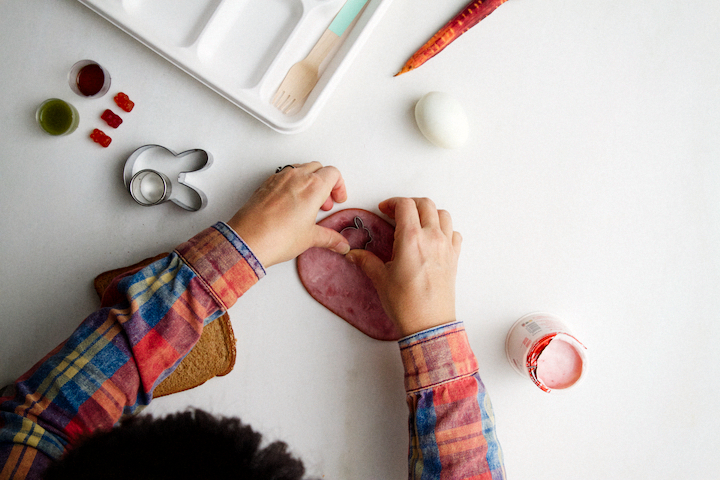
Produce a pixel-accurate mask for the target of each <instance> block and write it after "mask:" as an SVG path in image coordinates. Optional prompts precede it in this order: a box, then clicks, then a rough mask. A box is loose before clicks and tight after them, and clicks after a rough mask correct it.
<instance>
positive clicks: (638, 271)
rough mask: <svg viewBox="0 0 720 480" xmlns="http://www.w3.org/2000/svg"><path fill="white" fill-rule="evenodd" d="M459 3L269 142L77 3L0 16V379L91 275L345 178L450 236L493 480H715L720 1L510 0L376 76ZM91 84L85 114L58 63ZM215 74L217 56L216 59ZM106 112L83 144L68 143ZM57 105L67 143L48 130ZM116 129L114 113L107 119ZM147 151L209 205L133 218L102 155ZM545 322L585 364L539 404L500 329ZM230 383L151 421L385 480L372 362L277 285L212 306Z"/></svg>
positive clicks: (31, 355) (394, 375)
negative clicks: (92, 75) (192, 153)
mask: <svg viewBox="0 0 720 480" xmlns="http://www.w3.org/2000/svg"><path fill="white" fill-rule="evenodd" d="M465 3H466V2H465V0H447V1H443V2H438V1H433V0H394V3H393V4H392V5H391V7H390V9H389V10H388V12H387V14H386V16H385V17H384V19H383V21H382V22H381V24H380V25H379V27H378V28H377V29H376V30H375V32H374V34H373V35H372V37H371V38H370V40H369V41H368V43H367V44H366V46H365V48H364V49H363V51H362V52H361V53H360V55H359V56H358V58H357V59H356V61H355V63H354V64H353V66H352V68H351V69H350V70H349V71H348V72H347V74H346V76H345V77H344V78H343V81H342V82H341V83H340V84H339V87H338V88H337V90H336V91H335V94H334V95H333V96H332V98H331V99H330V101H329V102H328V104H327V105H326V107H325V109H324V110H323V112H322V113H321V114H320V117H319V118H318V120H317V121H316V122H315V124H314V125H313V126H312V127H311V128H310V129H309V130H307V131H306V132H303V133H301V134H298V135H294V136H285V135H281V134H278V133H276V132H274V131H272V130H270V129H269V128H267V127H265V126H264V125H262V124H260V123H259V122H258V121H256V120H254V119H253V118H251V117H250V116H248V115H247V114H245V113H244V112H242V111H241V110H239V109H237V108H236V107H234V106H232V105H231V104H229V103H228V102H227V101H225V100H223V99H222V98H221V97H220V96H218V95H216V94H215V93H213V92H211V91H210V90H208V89H207V88H205V87H203V86H202V85H200V84H199V83H197V82H196V81H195V80H193V79H192V78H190V77H188V76H187V75H185V74H184V73H182V72H181V71H180V70H178V69H177V68H175V67H173V66H172V65H170V64H169V63H167V62H166V61H164V60H162V59H161V58H160V57H158V56H157V55H155V54H154V53H152V52H151V51H149V50H148V49H146V48H145V47H144V46H142V45H141V44H139V43H138V42H136V41H135V40H133V39H132V38H130V37H128V36H126V35H125V34H124V33H122V32H121V31H119V30H118V29H116V28H114V27H112V26H111V25H110V24H108V23H107V22H106V21H104V20H103V19H101V18H100V17H98V16H97V15H95V14H94V13H92V12H91V11H90V10H88V9H86V8H85V7H83V6H81V5H80V4H79V3H77V2H74V1H69V0H66V1H39V0H22V1H21V0H4V1H0V45H1V46H2V47H1V50H0V52H2V53H1V54H0V55H1V58H2V66H1V68H0V86H2V91H3V92H4V96H3V102H2V103H3V107H2V128H0V145H1V146H2V153H0V164H1V165H2V169H1V170H0V181H1V183H0V185H1V187H0V205H1V206H2V215H1V216H0V218H1V220H0V222H1V223H0V244H1V245H2V248H1V249H0V274H1V275H2V279H3V282H2V288H0V311H1V313H0V383H2V384H6V383H9V382H10V381H12V380H13V379H14V378H16V377H17V376H19V375H20V374H22V373H23V372H24V371H25V370H26V369H28V368H29V367H31V366H32V364H33V363H34V362H35V361H37V360H38V359H39V358H41V357H42V356H43V355H44V354H45V353H46V352H47V351H49V350H50V349H51V348H53V347H54V346H55V345H56V344H58V343H59V342H60V341H61V340H63V339H64V338H65V337H66V336H67V335H69V334H70V332H71V331H72V330H73V329H74V328H75V327H76V326H77V325H78V323H79V322H80V321H81V320H82V318H84V317H85V316H86V315H87V314H88V313H90V312H91V311H92V310H93V309H94V308H96V306H97V305H98V300H97V298H96V296H95V293H94V291H93V290H92V279H93V278H94V276H95V275H96V274H98V273H100V272H102V271H104V270H107V269H111V268H116V267H119V266H123V265H126V264H129V263H133V262H135V261H137V260H140V259H142V258H145V257H147V256H151V255H154V254H156V253H159V252H161V251H168V250H170V249H172V248H173V247H174V246H175V245H177V244H179V243H181V242H182V241H184V240H186V239H187V238H189V237H190V236H192V235H193V234H195V233H196V232H198V231H200V230H201V229H203V228H205V227H207V226H209V225H211V224H212V223H214V222H215V221H216V220H226V219H228V218H229V217H230V216H231V215H232V214H233V213H234V212H235V210H236V209H237V208H238V207H239V206H240V205H241V204H242V202H243V201H244V200H245V199H247V198H248V196H249V195H250V193H251V191H252V190H253V189H254V188H255V187H256V186H257V185H258V184H259V182H260V181H261V180H262V179H264V178H265V177H266V176H267V175H269V174H271V173H272V172H273V171H274V169H275V168H276V167H277V166H278V165H284V164H287V163H293V162H305V161H310V160H319V161H321V162H323V163H325V164H333V165H336V166H337V167H339V168H340V170H341V171H342V172H343V174H344V176H345V178H346V181H347V186H348V189H349V192H350V200H349V201H348V203H347V204H346V205H347V206H351V207H360V208H367V209H371V210H376V205H377V203H378V202H379V201H380V200H382V199H384V198H387V197H389V196H393V195H414V196H428V197H430V198H432V199H433V200H435V201H436V203H437V204H438V206H439V207H441V208H445V209H447V210H449V211H450V212H451V213H452V215H453V220H454V224H455V229H456V230H458V231H460V232H461V233H462V234H463V237H464V244H463V253H462V255H461V264H460V270H459V274H458V288H457V295H458V297H457V306H458V315H459V318H460V319H462V320H464V321H465V322H466V325H467V328H468V331H469V336H470V341H471V344H472V346H473V349H474V350H475V353H476V355H477V357H478V360H479V362H480V365H481V376H482V378H483V380H484V382H485V384H486V386H487V388H488V390H489V392H490V394H491V397H492V400H493V404H494V407H495V414H496V419H497V427H498V433H499V436H500V440H501V443H502V447H503V449H504V454H505V461H506V466H507V471H508V474H509V476H510V478H517V479H530V478H532V479H607V478H623V479H625V478H627V479H638V478H668V479H669V478H698V479H704V478H715V477H716V476H717V471H718V469H719V468H720V460H718V456H717V451H718V449H719V448H720V441H719V436H718V433H717V431H718V429H719V428H720V417H719V416H718V414H717V406H718V400H717V397H718V395H719V394H720V380H719V379H718V376H717V374H716V372H715V369H716V367H715V364H716V362H717V356H716V355H715V352H716V351H717V348H718V346H717V345H718V343H719V342H720V334H719V333H718V327H717V318H718V312H720V295H718V293H719V286H720V263H719V261H718V259H719V258H720V193H718V192H719V190H718V188H719V187H720V163H718V157H719V156H720V143H719V142H718V138H720V135H719V134H720V131H719V130H720V119H719V115H720V114H719V113H718V112H719V111H720V82H719V81H718V80H719V78H720V77H719V76H720V29H719V28H718V25H720V6H718V3H717V2H714V1H710V0H697V1H693V2H676V1H670V0H659V1H649V0H636V1H634V2H626V1H625V2H623V1H619V0H609V1H604V2H587V1H582V2H579V1H570V0H511V1H509V2H508V3H506V4H505V5H503V6H502V7H500V9H498V10H497V11H496V12H495V13H494V14H492V15H491V16H490V17H488V18H487V19H486V20H484V21H483V22H482V23H481V24H480V25H479V26H477V27H475V28H474V29H472V30H471V31H470V32H468V33H467V34H465V35H464V36H463V37H461V38H460V39H459V40H457V41H456V42H455V43H454V44H453V45H451V46H450V47H449V48H448V49H446V50H445V51H444V52H442V53H441V54H440V55H439V56H437V57H435V58H434V59H432V60H430V62H428V63H427V64H425V65H424V66H422V67H421V68H420V69H419V70H416V71H414V72H410V73H408V74H406V75H403V76H401V77H397V78H393V77H392V75H393V74H394V73H395V72H396V71H397V70H399V69H400V67H401V66H402V65H403V63H404V62H405V60H406V59H407V58H408V57H409V56H410V55H411V54H412V53H413V52H414V51H415V49H416V48H417V47H419V46H420V45H422V44H423V43H424V42H425V41H426V40H427V39H428V38H429V37H430V36H431V35H432V34H433V33H434V32H435V31H436V30H437V29H438V28H440V27H441V26H442V25H443V24H444V23H445V22H446V21H447V20H449V19H450V18H451V17H452V16H453V15H454V14H455V13H456V12H457V11H459V10H460V9H461V7H463V6H464V4H465ZM84 58H91V59H94V60H96V61H98V62H100V63H101V64H103V65H104V66H105V67H106V68H107V69H108V70H109V71H110V73H111V75H112V80H113V84H112V88H111V92H110V94H108V95H106V96H105V97H103V98H101V99H95V100H88V99H83V98H80V97H77V96H75V95H74V94H73V93H72V92H71V91H70V89H69V87H68V85H67V82H66V75H67V71H68V70H69V68H70V66H71V65H72V64H73V63H74V62H75V61H77V60H80V59H84ZM228 61H231V59H228ZM432 90H440V91H445V92H448V93H451V94H453V95H455V96H456V97H458V98H460V99H461V100H462V102H463V104H464V105H465V107H466V109H467V113H468V116H469V118H470V121H471V123H472V134H471V139H470V140H469V142H468V143H467V144H466V145H465V146H464V147H463V148H461V149H458V150H442V149H439V148H437V147H434V146H432V145H431V144H430V143H428V142H427V141H426V140H425V139H424V137H422V136H421V134H420V132H419V131H418V129H417V127H416V126H415V124H414V120H413V116H412V109H413V106H414V103H415V102H416V101H417V99H418V98H419V97H420V96H422V95H423V94H424V93H426V92H428V91H432ZM117 91H124V92H126V93H127V94H128V95H129V96H130V98H131V99H132V100H134V101H135V103H136V107H135V110H133V111H132V112H131V113H129V114H123V115H122V118H123V119H124V123H123V124H122V125H121V126H120V128H119V129H118V130H116V131H112V132H109V130H111V129H109V128H107V126H105V128H104V130H105V131H106V132H108V133H109V134H110V135H111V136H112V137H113V143H112V144H111V146H110V147H109V148H107V149H103V148H101V147H99V146H97V145H96V144H94V143H92V141H90V140H89V139H88V138H87V135H88V134H89V132H90V131H91V130H92V129H93V128H103V126H104V122H102V120H100V119H99V115H100V114H101V113H102V111H103V110H104V109H105V108H113V107H115V105H114V103H113V101H112V96H113V95H114V94H115V93H116V92H117ZM50 97H59V98H62V99H65V100H67V101H70V102H72V103H73V104H74V105H75V106H76V107H77V108H78V110H79V111H80V115H81V122H80V127H79V129H78V131H77V132H75V133H74V134H73V135H70V136H68V137H63V138H53V137H50V136H48V135H46V134H44V133H43V132H42V131H41V130H40V129H39V127H38V126H37V124H36V123H35V120H34V112H35V109H36V107H37V106H38V105H39V104H40V103H41V102H42V101H43V100H45V99H46V98H50ZM114 109H115V110H117V108H116V107H115V108H114ZM148 143H157V144H161V145H164V146H166V147H168V148H171V149H173V150H176V151H183V150H186V149H191V148H204V149H207V150H208V151H210V152H211V153H212V154H213V156H214V158H215V163H214V165H213V166H212V168H211V169H210V170H209V171H207V172H205V173H203V174H202V176H201V178H196V179H195V182H196V183H197V185H198V186H200V188H201V189H203V190H204V191H205V192H206V193H208V196H209V205H208V207H207V208H206V209H205V210H202V211H200V212H197V213H188V212H186V211H183V210H181V209H180V208H178V207H176V206H175V205H173V204H165V205H162V206H159V207H152V208H143V207H140V206H138V205H136V204H135V203H134V202H133V201H132V199H131V198H130V197H129V195H128V194H127V192H126V191H125V190H124V187H123V184H122V179H121V172H122V166H123V163H124V160H125V159H126V158H127V157H128V156H129V154H130V153H131V152H132V151H133V150H134V149H136V148H137V147H139V146H141V145H144V144H148ZM535 310H547V311H551V312H554V313H556V314H559V315H561V316H562V317H564V318H565V319H566V320H567V321H568V322H569V323H570V324H571V325H572V326H573V328H574V330H575V333H576V334H577V336H578V338H580V339H581V340H582V341H583V342H584V343H585V344H586V345H587V346H588V348H589V350H588V354H589V359H590V369H589V371H588V375H587V377H586V378H585V379H584V380H583V382H582V383H581V384H580V385H579V386H577V387H576V388H574V389H572V390H570V391H568V392H564V393H563V394H560V395H555V394H551V395H547V394H544V393H542V392H541V391H540V390H539V389H537V388H536V387H534V386H533V385H532V383H531V382H530V381H529V380H525V379H522V378H521V377H520V376H518V375H517V374H516V373H514V372H513V371H512V369H511V367H510V365H509V364H508V363H507V361H506V359H505V355H504V339H505V334H506V332H507V330H508V328H509V327H510V326H511V325H512V323H513V321H514V320H515V319H517V318H518V317H520V316H521V315H523V314H525V313H528V312H530V311H535ZM230 316H231V318H232V319H233V325H234V329H235V333H236V335H237V337H238V358H237V363H236V366H235V369H234V371H233V372H232V373H231V374H230V375H228V376H226V377H223V378H220V379H214V380H212V381H210V382H208V383H207V384H205V385H204V386H202V387H200V388H197V389H195V390H193V391H190V392H186V393H183V394H178V395H174V396H172V397H170V398H164V399H159V400H158V401H157V402H155V403H154V404H153V405H152V406H151V407H150V409H149V410H150V411H151V412H155V413H161V412H162V413H164V412H172V411H176V410H180V409H183V408H185V407H187V406H190V405H192V406H197V407H202V408H205V409H208V410H210V411H213V412H217V413H222V414H228V415H238V416H240V417H241V418H243V419H244V420H245V421H248V422H250V423H252V424H253V425H254V426H255V427H257V428H258V429H259V430H261V431H262V432H263V433H265V434H266V436H267V438H268V439H283V440H285V441H287V442H288V443H289V444H290V445H291V446H292V449H293V451H294V452H295V453H296V454H298V455H299V456H301V457H302V458H303V459H304V460H305V462H306V464H307V466H308V467H309V471H310V473H312V474H315V475H321V476H322V475H324V478H328V479H399V478H404V477H405V476H406V468H407V467H406V451H407V431H406V407H405V403H404V391H403V387H402V369H401V366H400V360H399V354H398V352H397V347H396V345H394V344H392V343H381V342H376V341H373V340H371V339H368V338H366V337H364V336H363V335H362V334H360V333H359V332H357V331H355V330H354V329H353V328H352V327H350V326H348V325H346V324H345V323H344V322H343V321H342V320H340V319H338V318H337V317H334V316H333V315H332V314H331V313H329V312H328V311H326V310H325V309H324V308H323V307H322V306H320V305H318V304H316V303H315V302H314V301H313V300H312V299H311V297H310V296H309V295H308V294H307V293H306V292H305V291H304V290H303V287H302V286H301V284H300V282H299V280H298V277H297V274H296V271H295V265H294V263H288V264H284V265H280V266H275V267H272V268H271V269H270V270H269V274H268V276H267V277H266V278H265V279H263V280H262V282H260V283H259V284H258V285H257V286H255V287H254V288H252V289H251V290H250V291H249V292H248V293H247V294H246V296H245V297H243V298H242V299H241V300H240V301H239V302H238V303H237V304H236V305H235V306H234V307H233V308H232V309H231V311H230Z"/></svg>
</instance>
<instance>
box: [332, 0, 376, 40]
mask: <svg viewBox="0 0 720 480" xmlns="http://www.w3.org/2000/svg"><path fill="white" fill-rule="evenodd" d="M367 2H368V0H347V2H345V5H343V8H342V9H341V10H340V13H338V14H337V15H336V16H335V20H333V22H332V23H331V24H330V27H329V28H328V30H330V31H331V32H333V33H334V34H335V35H337V36H338V37H341V36H342V34H343V33H345V30H347V28H348V26H350V24H351V23H352V21H353V20H355V17H357V14H358V13H360V10H362V8H363V7H364V6H365V4H366V3H367Z"/></svg>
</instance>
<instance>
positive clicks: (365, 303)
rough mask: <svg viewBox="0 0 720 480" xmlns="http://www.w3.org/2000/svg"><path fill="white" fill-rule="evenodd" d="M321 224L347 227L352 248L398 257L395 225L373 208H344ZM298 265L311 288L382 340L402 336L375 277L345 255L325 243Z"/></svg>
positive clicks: (385, 258)
mask: <svg viewBox="0 0 720 480" xmlns="http://www.w3.org/2000/svg"><path fill="white" fill-rule="evenodd" d="M356 217H357V218H359V219H360V222H357V221H356ZM318 225H322V226H324V227H328V228H332V229H333V230H336V231H338V232H342V234H343V236H345V238H347V239H348V241H349V242H350V247H351V248H363V247H365V249H366V250H368V251H370V252H372V253H374V254H375V255H377V256H378V257H379V258H380V259H381V260H382V261H383V262H388V261H390V258H391V257H392V246H393V239H394V234H395V228H394V227H393V226H392V225H390V224H389V223H388V222H386V221H385V220H383V219H382V218H380V217H379V216H377V215H375V214H374V213H372V212H368V211H367V210H361V209H355V208H351V209H347V210H341V211H339V212H336V213H334V214H332V215H330V216H329V217H327V218H324V219H323V220H321V221H320V222H318ZM297 266H298V273H299V274H300V281H302V283H303V285H304V286H305V289H306V290H307V291H308V292H309V293H310V295H312V297H313V298H314V299H315V300H317V301H318V302H320V304H322V305H324V306H325V307H327V308H328V309H329V310H330V311H331V312H333V313H335V314H336V315H338V316H339V317H340V318H342V319H344V320H345V321H347V322H348V323H349V324H350V325H352V326H353V327H355V328H357V329H358V330H360V331H361V332H363V333H364V334H365V335H368V336H370V337H372V338H375V339H377V340H397V339H399V338H400V333H399V332H398V330H397V328H396V327H395V324H393V322H392V320H390V318H388V316H387V314H386V313H385V310H383V307H382V304H381V303H380V297H379V296H378V293H377V291H376V290H375V287H374V286H373V284H372V282H371V281H370V278H368V276H367V275H365V273H364V272H363V271H362V270H361V269H360V268H359V267H356V266H355V265H353V264H351V263H350V262H348V261H347V260H345V258H344V257H343V256H342V255H340V254H337V253H334V252H331V251H330V250H327V249H325V248H311V249H309V250H307V251H306V252H305V253H303V254H302V255H300V256H299V257H298V259H297Z"/></svg>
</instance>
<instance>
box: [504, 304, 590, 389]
mask: <svg viewBox="0 0 720 480" xmlns="http://www.w3.org/2000/svg"><path fill="white" fill-rule="evenodd" d="M585 349H586V348H585V346H584V345H583V344H582V343H580V342H579V341H578V340H577V339H576V338H575V337H574V336H573V335H572V334H571V333H570V330H569V329H568V327H567V325H565V323H564V322H563V321H562V320H561V319H560V318H559V317H557V316H555V315H553V314H551V313H531V314H529V315H525V316H524V317H522V318H521V319H519V320H518V321H517V322H515V325H513V327H512V328H511V329H510V331H509V332H508V336H507V339H506V340H505V353H506V354H507V357H508V361H509V362H510V365H512V367H513V368H514V369H515V371H516V372H518V373H519V374H520V375H522V376H523V377H528V378H530V380H532V381H533V383H535V385H537V386H538V387H540V389H542V390H543V391H545V392H550V391H552V390H563V389H566V388H569V387H571V386H573V385H575V384H576V383H577V382H578V381H579V380H580V378H581V377H582V376H583V373H584V372H585V369H586V357H585Z"/></svg>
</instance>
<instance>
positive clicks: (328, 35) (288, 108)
mask: <svg viewBox="0 0 720 480" xmlns="http://www.w3.org/2000/svg"><path fill="white" fill-rule="evenodd" d="M367 2H368V0H347V2H345V5H344V6H343V8H342V9H341V10H340V13H338V14H337V15H336V16H335V19H334V20H333V22H332V23H331V24H330V26H329V27H328V29H327V30H325V33H323V34H322V36H321V37H320V40H318V42H317V43H316V44H315V46H314V47H313V48H312V50H310V53H309V54H308V56H307V57H305V58H304V59H303V60H300V61H299V62H298V63H296V64H295V65H293V66H292V67H291V68H290V70H289V71H288V73H287V75H285V80H283V81H282V83H281V84H280V87H279V88H278V91H277V93H276V94H275V96H274V97H273V99H272V102H270V103H272V104H273V105H274V106H275V107H277V108H278V109H279V110H280V111H281V112H283V113H284V114H286V115H290V114H291V113H295V112H297V111H298V110H299V109H300V108H302V106H303V105H304V104H305V100H307V97H308V96H309V95H310V92H311V91H312V89H313V88H315V85H316V84H317V82H318V79H319V78H320V65H322V63H323V61H324V60H325V59H326V58H327V56H328V55H329V54H330V53H331V52H332V51H333V50H334V48H335V46H337V44H338V43H339V42H340V37H342V35H343V33H345V30H346V29H347V27H348V26H350V24H351V23H352V22H353V20H354V19H355V17H357V15H358V13H360V11H361V10H362V9H363V7H364V6H365V4H366V3H367Z"/></svg>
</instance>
